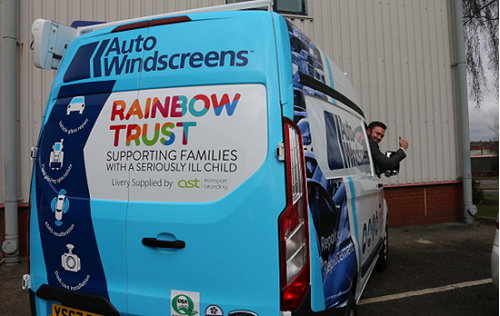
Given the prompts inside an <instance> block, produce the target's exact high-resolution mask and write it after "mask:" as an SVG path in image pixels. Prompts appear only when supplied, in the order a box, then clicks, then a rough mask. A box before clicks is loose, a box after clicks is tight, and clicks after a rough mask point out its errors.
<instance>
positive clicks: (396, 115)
mask: <svg viewBox="0 0 500 316" xmlns="http://www.w3.org/2000/svg"><path fill="white" fill-rule="evenodd" d="M308 15H309V17H311V18H312V20H311V19H294V20H293V22H294V24H295V25H297V26H299V27H300V28H301V29H303V30H304V31H305V32H307V34H308V35H309V36H310V38H311V39H312V40H313V41H314V42H315V43H316V44H318V45H319V46H320V47H321V48H322V49H323V51H324V52H325V53H326V54H327V55H328V56H330V57H331V58H332V59H333V60H334V61H335V62H336V63H337V65H338V66H339V67H340V68H341V69H342V70H343V71H344V72H346V73H347V77H348V78H349V80H350V81H351V82H352V84H353V86H354V88H355V89H356V91H357V93H358V95H359V98H360V100H361V101H360V102H361V107H362V108H363V110H364V112H365V116H366V119H367V120H368V121H372V120H380V121H383V122H384V123H386V124H387V126H388V129H387V132H386V137H385V139H384V141H383V142H382V143H381V149H382V150H395V149H397V146H398V136H402V137H404V138H406V139H407V140H408V141H409V142H410V147H409V149H408V152H407V154H408V157H407V158H406V159H405V160H404V161H403V162H402V163H401V169H400V175H399V176H398V177H391V178H390V179H389V180H387V178H385V177H383V179H384V182H385V183H391V184H407V183H422V182H441V181H453V180H456V177H458V175H459V174H461V171H460V170H458V169H459V166H458V158H457V153H458V150H457V137H458V136H455V134H456V132H455V131H456V130H457V124H458V122H459V118H458V113H457V111H456V110H455V107H456V103H455V97H454V88H453V76H454V75H453V74H454V69H453V68H452V67H451V65H452V64H454V63H455V61H453V57H452V56H453V54H452V53H453V52H452V48H451V47H453V46H452V45H453V41H452V40H451V38H452V30H450V27H449V25H450V8H449V1H448V0H397V1H394V0H384V1H371V0H366V1H361V0H358V1H346V0H337V1H332V0H312V1H309V14H308Z"/></svg>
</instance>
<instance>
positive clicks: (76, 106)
mask: <svg viewBox="0 0 500 316" xmlns="http://www.w3.org/2000/svg"><path fill="white" fill-rule="evenodd" d="M83 110H85V97H83V96H81V97H74V98H73V99H72V100H71V102H70V103H69V104H68V107H67V108H66V115H69V114H70V113H71V112H78V113H80V114H82V113H83Z"/></svg>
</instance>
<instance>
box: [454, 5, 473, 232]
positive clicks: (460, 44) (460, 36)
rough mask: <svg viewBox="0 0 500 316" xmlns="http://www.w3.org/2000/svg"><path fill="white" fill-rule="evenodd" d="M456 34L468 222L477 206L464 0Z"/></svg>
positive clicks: (457, 14) (457, 11)
mask: <svg viewBox="0 0 500 316" xmlns="http://www.w3.org/2000/svg"><path fill="white" fill-rule="evenodd" d="M454 9H455V12H454V14H455V19H454V20H455V36H456V39H455V40H456V45H457V46H456V52H457V63H456V67H457V79H458V102H459V107H460V136H461V137H460V138H461V141H462V146H461V147H462V164H463V190H464V219H465V223H466V224H471V223H472V222H473V221H474V218H473V217H472V215H471V213H472V214H475V211H477V208H476V206H475V205H473V204H472V176H471V174H472V171H471V161H470V135H469V99H468V97H467V69H466V64H465V40H464V22H463V11H462V0H454Z"/></svg>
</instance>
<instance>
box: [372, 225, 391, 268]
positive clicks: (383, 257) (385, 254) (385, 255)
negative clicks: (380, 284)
mask: <svg viewBox="0 0 500 316" xmlns="http://www.w3.org/2000/svg"><path fill="white" fill-rule="evenodd" d="M378 255H379V257H378V259H377V263H376V264H375V270H377V271H384V270H385V269H387V260H388V259H389V230H388V229H387V225H386V226H385V233H384V241H383V242H382V248H380V252H379V254H378Z"/></svg>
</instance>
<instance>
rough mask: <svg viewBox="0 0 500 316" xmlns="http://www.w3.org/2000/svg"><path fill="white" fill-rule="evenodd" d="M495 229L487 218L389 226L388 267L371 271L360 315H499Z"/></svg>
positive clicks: (362, 299)
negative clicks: (494, 273)
mask: <svg viewBox="0 0 500 316" xmlns="http://www.w3.org/2000/svg"><path fill="white" fill-rule="evenodd" d="M494 232H495V227H494V224H493V222H488V221H481V222H479V221H476V222H474V223H473V224H471V225H465V224H462V223H446V224H435V225H427V226H415V227H406V228H405V227H397V228H390V229H389V265H388V268H387V270H386V271H384V272H376V273H374V274H373V275H372V279H371V280H370V282H369V283H368V286H367V288H366V290H365V292H364V294H363V296H362V298H361V301H360V302H359V303H360V305H359V307H358V312H359V315H360V316H367V315H370V316H378V315H384V316H387V315H405V316H411V315H426V316H428V315H439V316H447V315H450V316H451V315H453V316H461V315H463V316H465V315H478V316H482V315H484V316H490V315H498V311H499V303H498V302H499V299H498V293H497V292H496V291H495V290H494V287H493V284H492V283H491V249H492V245H493V237H494ZM450 285H451V286H450ZM422 293H424V294H422ZM425 293H426V294H425ZM419 294H421V295H419ZM372 301H375V302H372Z"/></svg>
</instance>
